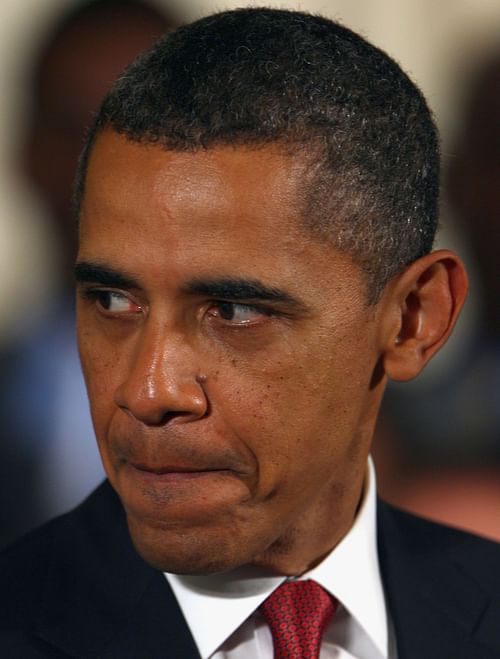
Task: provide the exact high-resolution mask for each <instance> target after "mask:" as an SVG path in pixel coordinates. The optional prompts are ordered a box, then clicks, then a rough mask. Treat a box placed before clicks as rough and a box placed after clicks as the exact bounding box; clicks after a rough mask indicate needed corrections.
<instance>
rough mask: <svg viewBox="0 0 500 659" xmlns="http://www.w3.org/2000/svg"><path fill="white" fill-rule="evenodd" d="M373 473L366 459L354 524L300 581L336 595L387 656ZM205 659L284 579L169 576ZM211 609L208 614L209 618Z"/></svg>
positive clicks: (244, 572)
mask: <svg viewBox="0 0 500 659" xmlns="http://www.w3.org/2000/svg"><path fill="white" fill-rule="evenodd" d="M375 506H376V484H375V470H374V468H373V464H372V462H371V460H369V461H368V468H367V476H366V479H365V488H364V496H363V500H362V503H361V506H360V508H359V510H358V513H357V516H356V519H355V521H354V524H353V526H352V527H351V529H350V530H349V531H348V533H347V534H346V535H345V536H344V538H343V539H342V540H341V542H340V543H339V544H338V545H337V546H336V547H335V549H334V550H333V551H332V552H331V553H330V554H329V555H328V556H327V557H326V558H325V559H324V560H323V561H322V562H321V563H320V564H319V565H317V566H316V567H315V568H314V569H312V570H310V571H309V572H308V573H306V574H304V575H303V576H302V577H301V578H302V579H314V580H315V581H317V582H318V583H320V584H321V585H322V586H323V587H324V588H325V589H326V590H328V591H329V592H330V593H331V594H332V595H334V596H335V597H336V598H337V599H338V600H339V602H340V603H341V604H342V605H343V606H344V607H345V608H346V609H347V611H348V612H349V613H350V614H351V615H352V616H353V617H355V618H356V620H357V621H358V623H359V624H360V625H361V627H363V629H364V630H365V632H366V633H367V634H368V635H369V636H370V637H371V639H372V641H373V642H374V643H375V645H376V646H377V648H378V649H379V650H380V652H381V654H382V656H387V642H388V641H387V612H386V606H385V600H384V594H383V587H382V580H381V577H380V570H379V564H378V555H377V540H376V537H377V534H376V512H375ZM165 576H166V578H167V579H168V582H169V584H170V586H171V588H172V590H173V591H174V594H175V597H176V599H177V601H178V603H179V606H180V608H181V611H182V613H183V615H184V618H185V619H186V622H187V624H188V627H189V629H190V631H191V634H192V636H193V638H194V640H195V643H196V645H197V647H198V649H199V651H200V654H201V656H202V657H209V656H210V655H211V654H212V653H213V652H215V650H216V649H217V648H218V647H219V646H220V645H221V644H222V643H223V642H224V641H225V640H226V639H227V638H228V637H229V636H231V634H232V633H233V632H234V631H236V629H238V627H240V625H241V624H242V623H243V622H244V621H245V620H246V619H247V618H248V617H249V616H250V615H251V614H252V613H253V612H254V611H255V610H256V609H257V608H258V607H259V606H260V604H262V602H263V601H264V600H265V599H266V598H267V597H268V596H269V594H270V593H271V592H272V591H273V590H274V589H275V588H277V587H278V586H279V584H280V583H282V582H283V581H285V580H286V577H280V576H272V577H270V576H268V575H264V574H263V573H262V572H261V571H260V570H258V569H256V568H253V567H250V566H247V567H243V568H239V569H237V570H233V571H231V572H227V573H224V574H217V575H211V576H186V575H176V574H167V573H165ZM207 611H210V615H207Z"/></svg>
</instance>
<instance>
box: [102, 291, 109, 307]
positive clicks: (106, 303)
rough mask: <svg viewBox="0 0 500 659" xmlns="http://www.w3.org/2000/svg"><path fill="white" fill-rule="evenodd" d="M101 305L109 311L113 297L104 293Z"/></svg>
mask: <svg viewBox="0 0 500 659" xmlns="http://www.w3.org/2000/svg"><path fill="white" fill-rule="evenodd" d="M100 302H101V305H102V306H103V307H104V309H109V308H110V306H111V295H110V293H105V292H104V293H102V294H101V300H100Z"/></svg>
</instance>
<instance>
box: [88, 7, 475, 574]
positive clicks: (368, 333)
mask: <svg viewBox="0 0 500 659" xmlns="http://www.w3.org/2000/svg"><path fill="white" fill-rule="evenodd" d="M283 99H284V100H283ZM437 169H438V157H437V146H436V136H435V129H434V126H433V123H432V121H431V119H430V116H429V113H428V110H427V108H426V106H425V103H424V101H423V99H422V97H421V95H420V93H419V92H418V91H417V90H416V89H415V88H414V87H413V86H412V84H411V83H410V82H409V81H408V79H407V78H406V76H405V75H404V74H403V73H402V72H401V71H400V70H399V69H398V67H397V66H396V65H395V64H394V63H392V62H391V61H390V60H389V59H388V58H387V57H386V56H385V55H383V54H382V53H380V52H379V51H378V50H376V49H374V48H373V47H371V46H369V45H368V44H366V42H364V41H363V40H362V39H361V38H360V37H358V36H356V35H354V34H353V33H351V32H349V31H348V30H345V29H344V28H341V27H339V26H338V25H336V24H333V23H331V22H329V21H327V20H325V19H321V18H316V17H312V16H307V15H304V14H299V13H293V12H282V11H272V10H240V11H236V12H228V13H224V14H220V15H217V16H213V17H210V18H207V19H204V20H202V21H199V22H197V23H195V24H193V25H192V26H188V27H186V28H182V29H180V30H178V31H177V32H176V33H174V34H172V35H170V36H168V37H166V38H165V39H164V40H163V41H161V42H160V43H159V44H158V45H157V46H156V47H155V48H154V49H153V50H152V51H151V52H150V53H148V54H146V55H144V56H143V57H141V58H140V60H138V61H137V62H136V63H135V64H134V65H133V66H132V68H131V69H129V70H128V72H126V73H125V75H124V76H123V77H122V78H121V79H120V80H119V81H118V82H117V83H116V84H115V86H114V88H113V90H112V91H111V92H110V94H109V95H108V97H107V99H106V100H105V101H104V104H103V106H102V108H101V111H100V113H99V115H98V117H97V121H96V124H95V126H94V129H93V131H92V132H91V134H90V137H89V140H88V143H87V147H86V151H85V153H84V157H83V159H82V166H81V170H80V178H79V182H78V185H77V200H78V202H79V207H80V251H79V257H78V265H77V278H78V281H79V298H78V317H79V320H78V323H79V343H80V352H81V356H82V363H83V368H84V373H85V377H86V381H87V387H88V390H89V397H90V401H91V406H92V414H93V419H94V425H95V428H96V434H97V438H98V442H99V447H100V450H101V454H102V457H103V462H104V465H105V468H106V471H107V473H108V476H109V478H110V481H111V483H112V485H113V486H114V487H115V489H116V490H117V492H118V494H119V496H120V497H121V499H122V502H123V504H124V507H125V510H126V512H127V518H128V524H129V528H130V531H131V535H132V538H133V540H134V543H135V545H136V547H137V548H138V550H139V552H140V553H141V554H142V555H143V556H144V557H145V558H146V560H148V561H149V562H151V563H153V564H154V565H157V566H158V567H161V568H162V569H165V570H169V571H177V572H188V573H197V572H198V573H199V572H214V571H221V570H227V569H230V568H232V567H236V566H240V565H243V564H248V563H251V564H256V565H261V566H264V567H266V568H268V569H272V570H276V571H279V572H282V573H287V574H299V573H301V572H303V571H304V570H306V569H307V568H308V567H309V566H311V565H312V564H314V563H315V562H317V561H318V560H319V559H320V558H321V557H322V556H324V555H325V554H326V553H327V552H328V551H330V550H331V549H332V547H334V546H335V545H336V544H337V543H338V542H339V540H340V539H341V538H342V536H343V535H344V534H345V533H346V532H347V530H348V529H349V527H350V525H351V524H352V520H353V517H354V515H355V511H356V508H357V506H358V503H359V499H360V495H361V491H362V485H363V480H364V475H365V469H366V458H367V454H368V451H369V447H370V442H371V437H372V434H373V428H374V424H375V421H376V418H377V413H378V408H379V405H380V400H381V397H382V394H383V390H384V386H385V382H386V380H387V378H388V377H392V378H394V379H401V380H404V379H408V378H411V377H414V376H415V375H416V374H417V373H418V372H419V371H420V370H421V369H422V368H423V366H424V365H425V363H426V362H427V361H428V359H430V357H431V356H432V354H434V352H435V351H436V350H438V349H439V347H440V346H441V345H442V344H443V343H444V341H445V340H446V338H447V336H448V334H449V332H450V331H451V327H452V326H453V323H454V320H455V318H456V316H457V313H458V311H459V309H460V306H461V304H462V302H463V298H464V294H465V287H466V284H465V276H464V274H463V269H462V267H461V264H460V262H459V260H458V259H457V258H456V257H455V256H454V255H453V254H451V253H450V252H436V253H434V254H428V253H427V252H429V250H430V248H431V244H432V235H433V230H434V225H435V219H436V205H437V199H436V197H437ZM406 243H408V244H406Z"/></svg>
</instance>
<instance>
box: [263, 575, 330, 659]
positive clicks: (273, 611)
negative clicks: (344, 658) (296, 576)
mask: <svg viewBox="0 0 500 659" xmlns="http://www.w3.org/2000/svg"><path fill="white" fill-rule="evenodd" d="M336 608H337V601H336V600H335V599H334V598H333V597H332V596H331V595H329V594H328V593H327V592H326V591H325V590H323V588H322V587H321V586H320V585H319V584H317V583H316V582H315V581H311V580H306V581H287V582H285V583H284V584H282V585H281V586H280V587H279V588H277V589H276V590H275V591H274V592H273V593H271V595H270V596H269V597H268V598H267V599H266V600H265V602H264V603H263V604H261V606H260V611H261V613H262V614H263V616H264V617H265V619H266V621H267V623H268V625H269V627H270V628H271V632H272V635H273V643H274V659H318V657H319V651H320V647H321V639H322V636H323V632H324V631H325V629H326V626H327V625H328V623H329V622H330V620H331V619H332V617H333V615H334V613H335V610H336Z"/></svg>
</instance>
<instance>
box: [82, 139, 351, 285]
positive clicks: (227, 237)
mask: <svg viewBox="0 0 500 659" xmlns="http://www.w3.org/2000/svg"><path fill="white" fill-rule="evenodd" d="M305 163H306V160H305V159H302V158H301V157H297V156H293V155H290V154H288V153H285V152H284V151H283V150H281V149H280V148H279V147H278V146H276V145H270V146H264V147H259V148H246V147H217V148H211V149H207V150H199V151H195V152H180V151H169V150H166V149H164V148H163V147H161V146H159V145H145V144H140V143H134V142H131V141H129V140H127V139H126V138H125V137H123V136H121V135H118V134H116V133H114V132H112V131H107V132H104V133H103V134H102V135H100V136H99V137H98V139H97V140H96V143H95V145H94V148H93V150H92V153H91V157H90V161H89V166H88V172H87V177H86V183H85V193H84V197H83V201H82V210H81V228H80V232H81V249H80V257H81V258H91V259H99V260H103V261H105V262H107V263H109V264H111V265H113V266H115V267H122V268H123V269H126V270H129V271H137V272H139V271H144V272H148V271H149V272H151V271H152V270H153V269H154V270H156V271H160V270H162V269H165V268H167V267H170V268H172V267H173V266H175V267H176V268H177V270H178V271H181V270H182V269H186V270H187V269H189V270H190V276H192V275H193V274H196V273H195V271H198V272H199V274H200V275H202V274H204V273H207V274H212V271H213V270H214V269H218V270H219V271H223V270H225V272H224V274H227V275H229V276H234V275H238V276H252V277H253V278H255V277H263V278H268V276H269V275H270V274H272V275H273V276H274V277H275V278H278V279H281V280H283V279H287V280H293V279H294V278H300V277H302V279H303V280H304V281H305V280H306V279H307V278H311V277H315V278H318V277H320V278H323V277H325V278H326V280H329V281H331V275H332V268H333V270H335V276H336V277H338V276H339V274H341V273H340V271H341V270H345V269H346V268H347V269H349V271H350V275H352V269H353V267H354V266H353V265H352V263H351V260H350V259H349V258H348V257H346V256H345V255H343V254H340V253H339V252H337V250H335V249H334V248H333V247H331V245H329V244H326V243H325V242H322V241H320V240H319V239H318V238H316V237H315V236H314V235H313V234H312V232H310V231H309V230H308V229H307V228H306V227H305V226H304V225H303V219H302V201H301V195H300V191H301V188H302V186H301V183H302V181H303V178H304V173H305V167H306V164H305ZM312 261H314V262H315V263H316V268H315V272H314V273H313V272H312V271H311V262H312ZM346 275H347V272H346ZM357 278H358V277H356V279H357Z"/></svg>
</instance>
